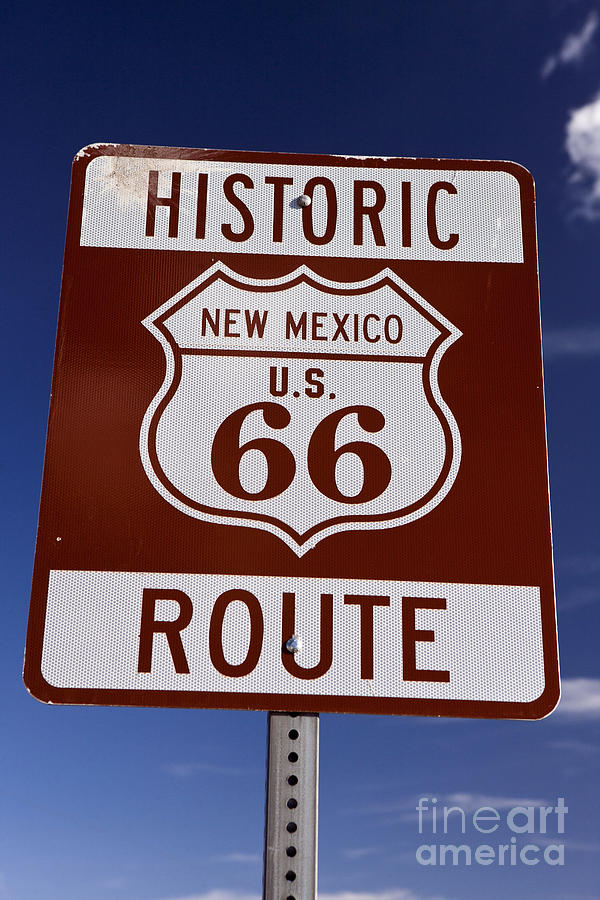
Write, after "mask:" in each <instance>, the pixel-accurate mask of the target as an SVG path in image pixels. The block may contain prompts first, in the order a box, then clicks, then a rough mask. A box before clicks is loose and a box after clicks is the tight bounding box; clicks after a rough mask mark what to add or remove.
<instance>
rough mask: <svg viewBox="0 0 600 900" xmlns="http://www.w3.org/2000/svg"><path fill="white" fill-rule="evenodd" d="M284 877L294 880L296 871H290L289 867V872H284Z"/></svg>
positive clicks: (287, 879)
mask: <svg viewBox="0 0 600 900" xmlns="http://www.w3.org/2000/svg"><path fill="white" fill-rule="evenodd" d="M285 878H286V881H295V880H296V873H295V872H292V870H291V869H290V871H289V872H286V873H285Z"/></svg>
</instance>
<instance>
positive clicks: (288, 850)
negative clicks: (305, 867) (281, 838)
mask: <svg viewBox="0 0 600 900" xmlns="http://www.w3.org/2000/svg"><path fill="white" fill-rule="evenodd" d="M285 852H286V855H287V856H295V855H296V853H297V852H298V851H297V850H296V848H295V847H286V851H285Z"/></svg>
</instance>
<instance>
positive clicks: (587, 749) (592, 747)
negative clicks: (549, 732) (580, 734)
mask: <svg viewBox="0 0 600 900" xmlns="http://www.w3.org/2000/svg"><path fill="white" fill-rule="evenodd" d="M548 746H549V747H550V748H551V749H552V750H558V751H559V752H560V753H562V754H565V753H569V754H571V755H572V754H574V753H577V754H579V755H580V756H595V755H596V753H597V752H598V747H597V746H596V744H590V743H588V742H587V741H575V740H567V741H550V743H549V744H548Z"/></svg>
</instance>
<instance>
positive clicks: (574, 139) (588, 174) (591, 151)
mask: <svg viewBox="0 0 600 900" xmlns="http://www.w3.org/2000/svg"><path fill="white" fill-rule="evenodd" d="M565 146H566V149H567V153H568V154H569V159H570V160H571V163H572V164H573V172H572V176H571V184H572V187H573V192H574V196H575V200H576V203H577V210H578V212H579V213H580V215H582V216H584V217H585V218H587V219H598V218H600V94H598V96H597V97H595V99H594V100H592V101H591V103H587V104H586V105H585V106H580V107H579V109H574V110H573V111H572V112H571V114H570V116H569V119H568V121H567V129H566V139H565Z"/></svg>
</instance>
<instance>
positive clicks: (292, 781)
mask: <svg viewBox="0 0 600 900" xmlns="http://www.w3.org/2000/svg"><path fill="white" fill-rule="evenodd" d="M287 783H288V784H291V785H292V786H293V785H295V784H298V776H297V775H290V777H289V778H288V780H287Z"/></svg>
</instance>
